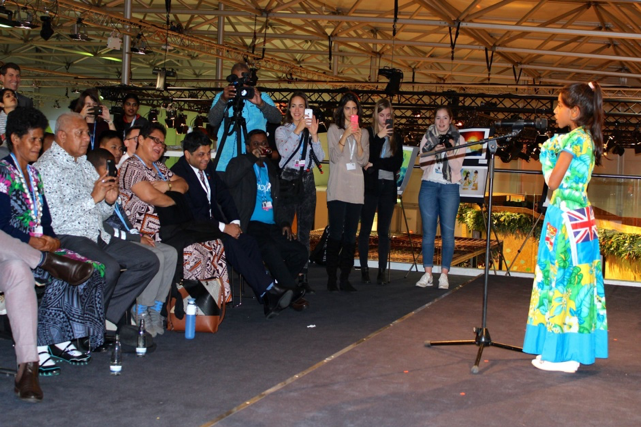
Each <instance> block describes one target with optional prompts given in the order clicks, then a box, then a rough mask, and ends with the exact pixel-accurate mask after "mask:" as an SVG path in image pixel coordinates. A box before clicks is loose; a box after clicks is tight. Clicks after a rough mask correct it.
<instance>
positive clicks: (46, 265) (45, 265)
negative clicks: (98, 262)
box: [38, 252, 93, 286]
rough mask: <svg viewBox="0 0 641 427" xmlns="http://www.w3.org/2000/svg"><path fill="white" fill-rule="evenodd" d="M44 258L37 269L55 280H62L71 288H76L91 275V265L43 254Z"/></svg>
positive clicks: (52, 254) (51, 254) (47, 253)
mask: <svg viewBox="0 0 641 427" xmlns="http://www.w3.org/2000/svg"><path fill="white" fill-rule="evenodd" d="M43 254H44V257H43V258H42V262H41V263H40V265H39V266H38V267H40V268H42V269H43V270H45V271H46V272H48V273H49V274H51V275H52V276H53V277H55V278H56V279H61V280H64V281H65V282H67V283H69V284H70V285H71V286H78V285H80V284H81V283H84V282H86V281H87V280H89V278H90V277H91V275H92V274H93V265H92V264H90V263H87V262H84V261H78V260H75V259H71V258H67V257H64V256H60V255H56V254H54V253H51V252H43Z"/></svg>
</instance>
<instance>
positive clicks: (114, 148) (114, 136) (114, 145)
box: [98, 130, 124, 171]
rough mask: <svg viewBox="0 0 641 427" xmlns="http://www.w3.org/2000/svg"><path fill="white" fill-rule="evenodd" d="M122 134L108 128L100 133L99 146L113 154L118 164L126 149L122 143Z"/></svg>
mask: <svg viewBox="0 0 641 427" xmlns="http://www.w3.org/2000/svg"><path fill="white" fill-rule="evenodd" d="M120 135H121V134H119V133H118V131H115V130H106V131H104V132H103V133H101V134H100V137H99V139H98V148H104V149H105V150H107V151H109V152H110V153H111V154H113V156H114V158H115V160H116V164H119V163H120V160H121V159H122V153H123V150H124V147H123V145H122V137H121V136H120ZM106 170H107V169H105V171H106Z"/></svg>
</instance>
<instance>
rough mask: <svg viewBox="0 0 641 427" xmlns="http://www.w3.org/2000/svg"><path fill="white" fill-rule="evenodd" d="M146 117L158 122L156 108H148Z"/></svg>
mask: <svg viewBox="0 0 641 427" xmlns="http://www.w3.org/2000/svg"><path fill="white" fill-rule="evenodd" d="M147 119H149V121H150V122H152V123H158V110H157V109H155V108H152V109H151V110H149V114H148V115H147Z"/></svg>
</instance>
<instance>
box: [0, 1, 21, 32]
mask: <svg viewBox="0 0 641 427" xmlns="http://www.w3.org/2000/svg"><path fill="white" fill-rule="evenodd" d="M0 15H4V16H0V27H2V28H13V27H15V26H16V25H18V23H17V22H16V21H14V20H13V12H12V11H10V10H9V9H7V8H6V7H5V6H4V0H0Z"/></svg>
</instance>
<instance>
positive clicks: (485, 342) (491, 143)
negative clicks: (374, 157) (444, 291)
mask: <svg viewBox="0 0 641 427" xmlns="http://www.w3.org/2000/svg"><path fill="white" fill-rule="evenodd" d="M519 132H520V130H517V131H514V132H512V133H511V134H508V135H503V136H500V137H498V138H490V139H488V140H484V141H477V142H474V143H472V144H464V145H459V146H457V147H453V148H461V147H463V146H466V145H473V144H479V143H484V142H486V141H487V143H488V144H487V149H488V152H489V153H490V159H489V170H488V176H489V180H490V183H489V184H490V185H489V190H488V204H487V224H486V241H485V272H484V276H485V277H484V283H483V315H482V323H481V327H480V328H474V333H475V334H476V337H475V339H473V340H451V341H425V347H432V346H434V345H470V344H474V345H477V346H478V347H479V350H478V353H477V354H476V360H475V362H474V366H472V370H471V372H472V373H473V374H478V372H479V363H480V362H481V356H482V355H483V350H484V349H485V347H490V346H494V347H499V348H503V349H505V350H512V351H519V352H520V351H523V348H521V347H516V346H513V345H509V344H501V343H498V342H494V341H492V338H491V337H490V331H489V330H488V329H487V281H488V277H489V275H490V236H491V230H492V190H493V187H494V155H495V154H496V149H497V141H498V140H500V139H510V138H512V137H514V136H516V135H518V134H519ZM449 150H450V149H444V150H439V152H442V151H449ZM430 154H431V153H427V155H430Z"/></svg>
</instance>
